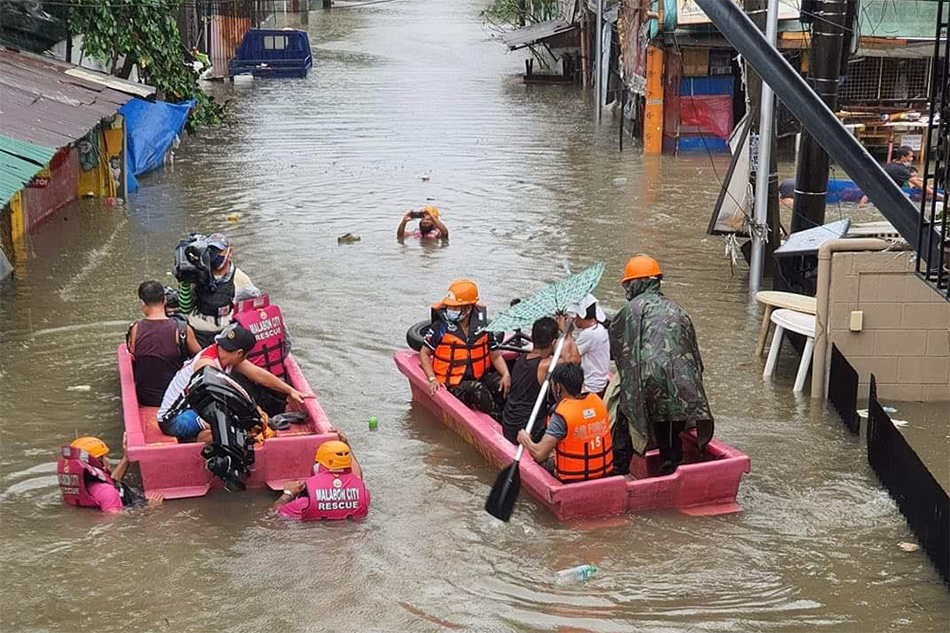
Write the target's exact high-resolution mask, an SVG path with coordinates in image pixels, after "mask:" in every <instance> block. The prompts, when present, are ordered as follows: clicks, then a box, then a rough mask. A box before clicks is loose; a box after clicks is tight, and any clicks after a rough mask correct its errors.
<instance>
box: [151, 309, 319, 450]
mask: <svg viewBox="0 0 950 633" xmlns="http://www.w3.org/2000/svg"><path fill="white" fill-rule="evenodd" d="M214 341H215V342H214V344H212V345H210V346H208V347H206V348H205V349H203V350H201V352H200V353H199V354H198V355H197V356H195V357H194V358H192V359H191V360H189V361H188V362H187V363H185V365H184V366H183V367H182V368H181V369H180V370H178V373H177V374H175V377H174V378H173V379H172V381H171V384H169V385H168V389H166V390H165V396H164V397H163V398H162V405H161V407H159V409H158V416H157V417H158V425H159V427H160V428H161V430H162V433H164V434H165V435H171V436H173V437H176V438H178V440H179V441H184V442H193V441H198V442H203V443H205V444H207V443H208V442H210V441H211V430H210V427H209V426H208V423H207V422H205V421H204V420H202V419H201V418H200V417H199V416H198V414H197V413H196V412H195V411H194V410H192V409H184V410H183V411H181V412H179V413H177V414H176V415H170V413H171V412H174V411H175V410H176V409H177V407H178V403H179V400H180V399H181V398H182V397H183V394H184V391H185V387H187V386H188V383H189V381H191V377H192V376H193V375H194V373H195V372H196V371H198V370H199V369H201V368H202V367H207V366H209V365H210V366H212V367H214V368H216V369H218V370H221V371H223V372H225V373H228V374H230V373H231V370H232V369H236V370H237V371H238V372H239V373H241V374H243V375H244V376H245V377H246V378H248V379H250V380H251V381H253V382H255V383H257V384H258V385H261V386H263V387H267V388H268V389H273V390H274V391H277V392H279V393H282V394H284V395H285V396H287V397H289V398H290V399H291V400H293V401H294V402H296V403H298V404H302V403H303V401H304V399H305V398H313V397H315V396H313V394H303V393H300V392H299V391H297V390H296V389H294V388H293V387H291V386H290V385H288V384H287V383H285V382H284V381H282V380H281V379H280V378H278V377H277V376H275V375H274V374H272V373H270V372H268V371H266V370H264V369H261V368H260V367H258V366H257V365H255V364H254V363H252V362H250V361H249V360H247V354H248V352H250V351H251V350H252V349H254V346H255V345H256V344H257V339H255V338H254V335H253V334H251V332H250V330H247V329H245V328H244V327H243V326H241V324H239V323H234V324H232V325H230V326H228V327H227V328H226V329H225V330H224V331H223V332H221V333H220V334H218V336H216V337H215V339H214Z"/></svg>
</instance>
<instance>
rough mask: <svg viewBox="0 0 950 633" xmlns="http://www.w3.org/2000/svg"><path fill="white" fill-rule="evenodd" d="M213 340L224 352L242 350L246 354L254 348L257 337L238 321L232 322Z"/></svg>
mask: <svg viewBox="0 0 950 633" xmlns="http://www.w3.org/2000/svg"><path fill="white" fill-rule="evenodd" d="M214 342H215V343H217V344H218V347H220V348H221V349H223V350H224V351H226V352H237V351H243V352H244V353H245V354H246V353H248V352H250V351H251V350H252V349H254V346H255V345H256V344H257V339H256V338H254V335H253V334H251V331H250V330H248V329H247V328H245V327H243V326H242V325H241V324H239V323H233V324H231V325H229V326H228V327H226V328H225V329H224V330H222V331H221V333H220V334H218V335H217V336H215V337H214Z"/></svg>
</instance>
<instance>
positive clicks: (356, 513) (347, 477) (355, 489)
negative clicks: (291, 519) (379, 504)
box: [301, 469, 369, 521]
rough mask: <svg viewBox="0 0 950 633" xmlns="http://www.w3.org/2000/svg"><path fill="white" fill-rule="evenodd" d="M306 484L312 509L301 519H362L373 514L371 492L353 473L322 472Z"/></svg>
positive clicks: (305, 511)
mask: <svg viewBox="0 0 950 633" xmlns="http://www.w3.org/2000/svg"><path fill="white" fill-rule="evenodd" d="M306 484H307V497H308V498H309V499H310V505H308V506H307V509H306V510H304V512H303V515H302V517H301V518H302V519H303V520H304V521H321V520H324V519H326V520H328V521H336V520H340V519H359V518H362V517H365V516H366V514H367V513H368V512H369V491H368V490H366V486H365V485H364V484H363V480H362V479H360V478H359V477H357V476H356V475H354V474H353V473H352V472H351V471H349V470H346V471H343V472H340V473H331V472H328V471H324V470H322V469H321V472H319V473H317V474H316V475H313V476H312V477H310V478H308V479H307V481H306Z"/></svg>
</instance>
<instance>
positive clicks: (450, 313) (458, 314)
mask: <svg viewBox="0 0 950 633" xmlns="http://www.w3.org/2000/svg"><path fill="white" fill-rule="evenodd" d="M445 318H446V319H447V320H448V321H451V322H452V323H458V320H459V319H460V318H462V311H461V310H453V309H452V308H446V310H445Z"/></svg>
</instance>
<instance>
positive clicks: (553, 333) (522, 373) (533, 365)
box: [501, 317, 580, 444]
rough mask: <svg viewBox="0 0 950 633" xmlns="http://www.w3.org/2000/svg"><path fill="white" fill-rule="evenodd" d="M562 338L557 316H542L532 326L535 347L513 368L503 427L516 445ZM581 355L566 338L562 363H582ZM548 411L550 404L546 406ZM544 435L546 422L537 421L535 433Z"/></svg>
mask: <svg viewBox="0 0 950 633" xmlns="http://www.w3.org/2000/svg"><path fill="white" fill-rule="evenodd" d="M557 338H558V323H557V321H556V320H555V319H554V318H553V317H541V318H540V319H538V320H537V321H535V322H534V325H532V326H531V341H532V343H533V348H532V350H531V351H530V352H528V353H527V354H521V355H519V356H518V358H517V359H516V360H515V364H514V366H513V367H512V368H511V389H510V390H509V391H508V399H507V400H506V401H505V408H504V409H503V410H502V412H501V430H502V433H503V434H504V436H505V438H506V439H507V440H508V441H509V442H511V443H512V444H517V443H518V431H520V430H522V429H523V428H525V427H526V426H527V425H528V420H529V418H530V417H531V411H532V409H534V403H535V402H536V401H537V399H538V395H539V394H540V393H541V384H542V383H543V382H544V378H545V376H547V375H548V367H549V366H550V364H551V357H552V356H553V355H554V345H555V343H556V342H557ZM579 360H580V355H579V354H578V353H577V349H576V348H575V347H574V344H573V342H571V340H570V339H567V340H566V341H565V346H564V348H563V349H562V350H561V358H560V359H559V360H558V363H559V364H560V363H565V362H572V361H573V362H578V361H579ZM543 410H544V411H546V410H547V407H545V408H544V409H543ZM543 434H544V425H543V424H535V426H534V428H533V430H532V432H531V436H532V439H534V440H535V441H540V440H541V437H542V436H543Z"/></svg>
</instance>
